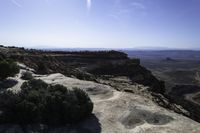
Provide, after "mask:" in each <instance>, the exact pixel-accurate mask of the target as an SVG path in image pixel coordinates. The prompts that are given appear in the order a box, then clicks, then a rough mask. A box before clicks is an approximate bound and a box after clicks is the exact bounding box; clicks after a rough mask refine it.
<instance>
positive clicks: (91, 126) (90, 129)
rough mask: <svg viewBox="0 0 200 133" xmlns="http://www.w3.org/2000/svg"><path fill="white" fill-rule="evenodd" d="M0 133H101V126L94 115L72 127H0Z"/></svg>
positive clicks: (10, 125)
mask: <svg viewBox="0 0 200 133" xmlns="http://www.w3.org/2000/svg"><path fill="white" fill-rule="evenodd" d="M0 132H3V133H101V124H100V123H99V120H98V118H97V117H96V116H95V115H91V116H90V117H88V118H87V119H85V120H83V121H81V122H79V123H76V124H72V125H66V126H61V127H49V126H47V125H42V124H32V125H25V126H20V125H14V124H5V125H0Z"/></svg>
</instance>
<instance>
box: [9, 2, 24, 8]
mask: <svg viewBox="0 0 200 133" xmlns="http://www.w3.org/2000/svg"><path fill="white" fill-rule="evenodd" d="M11 2H12V3H13V4H14V5H16V6H17V7H19V8H21V7H22V5H21V4H20V3H18V2H17V1H16V0H11Z"/></svg>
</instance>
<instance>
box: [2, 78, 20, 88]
mask: <svg viewBox="0 0 200 133" xmlns="http://www.w3.org/2000/svg"><path fill="white" fill-rule="evenodd" d="M17 83H18V81H17V80H14V79H6V80H4V81H0V89H7V88H12V87H13V86H15V85H16V84H17Z"/></svg>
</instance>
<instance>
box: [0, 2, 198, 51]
mask: <svg viewBox="0 0 200 133" xmlns="http://www.w3.org/2000/svg"><path fill="white" fill-rule="evenodd" d="M0 43H1V44H6V45H15V46H24V47H51V48H59V47H60V48H63V47H65V48H135V47H167V48H190V49H192V48H193V49H195V48H200V0H0Z"/></svg>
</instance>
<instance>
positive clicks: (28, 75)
mask: <svg viewBox="0 0 200 133" xmlns="http://www.w3.org/2000/svg"><path fill="white" fill-rule="evenodd" d="M21 79H23V80H31V79H33V75H32V73H30V72H28V71H26V72H23V73H22V76H21Z"/></svg>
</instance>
